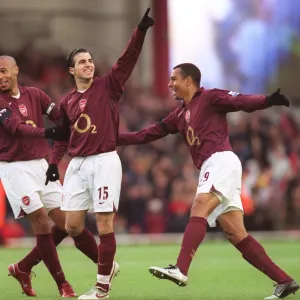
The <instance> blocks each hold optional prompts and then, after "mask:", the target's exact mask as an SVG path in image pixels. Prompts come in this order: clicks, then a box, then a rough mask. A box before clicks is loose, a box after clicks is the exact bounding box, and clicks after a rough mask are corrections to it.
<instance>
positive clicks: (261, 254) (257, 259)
mask: <svg viewBox="0 0 300 300" xmlns="http://www.w3.org/2000/svg"><path fill="white" fill-rule="evenodd" d="M218 221H219V223H220V225H221V227H222V229H223V231H224V232H225V234H226V235H227V238H228V240H229V241H230V242H231V243H232V244H233V245H234V246H235V247H236V248H237V249H238V250H239V251H240V252H241V253H242V255H243V258H244V259H245V260H246V261H247V262H248V263H250V264H251V265H252V266H253V267H255V268H256V269H258V270H259V271H261V272H263V273H264V274H266V275H267V276H268V277H269V278H270V279H272V280H274V281H275V282H276V283H277V284H276V287H275V290H274V292H273V295H271V296H270V297H266V298H265V299H278V298H285V297H287V296H288V295H290V294H292V293H295V292H296V291H297V290H298V289H299V285H298V284H297V282H296V281H295V280H293V279H292V278H291V277H290V276H288V275H287V274H286V273H285V272H284V271H283V270H281V269H280V268H279V267H278V266H277V265H276V264H275V263H274V262H273V261H272V260H271V258H270V257H269V256H268V255H267V253H266V252H265V250H264V248H263V247H262V245H261V244H260V243H259V242H257V241H256V240H255V239H254V238H253V237H252V236H250V235H248V233H247V231H246V229H245V227H244V221H243V213H242V211H240V210H231V211H228V212H226V213H224V214H222V215H221V216H220V217H219V218H218Z"/></svg>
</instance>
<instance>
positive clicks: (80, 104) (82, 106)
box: [79, 99, 86, 110]
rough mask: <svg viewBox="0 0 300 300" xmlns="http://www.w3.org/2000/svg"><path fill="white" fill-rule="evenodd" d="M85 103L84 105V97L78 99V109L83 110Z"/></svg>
mask: <svg viewBox="0 0 300 300" xmlns="http://www.w3.org/2000/svg"><path fill="white" fill-rule="evenodd" d="M85 105H86V99H81V100H80V101H79V107H80V109H81V110H84V108H85Z"/></svg>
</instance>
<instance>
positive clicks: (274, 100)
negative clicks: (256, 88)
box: [267, 89, 291, 107]
mask: <svg viewBox="0 0 300 300" xmlns="http://www.w3.org/2000/svg"><path fill="white" fill-rule="evenodd" d="M267 103H268V104H269V105H275V106H280V105H284V106H286V107H289V106H290V104H291V103H290V100H289V99H288V98H287V97H286V96H285V95H283V94H281V93H280V89H277V91H276V92H274V93H272V94H271V95H268V96H267Z"/></svg>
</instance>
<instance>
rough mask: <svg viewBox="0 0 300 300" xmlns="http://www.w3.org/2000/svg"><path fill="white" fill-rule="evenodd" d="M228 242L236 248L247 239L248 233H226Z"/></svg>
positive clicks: (242, 231)
mask: <svg viewBox="0 0 300 300" xmlns="http://www.w3.org/2000/svg"><path fill="white" fill-rule="evenodd" d="M225 234H226V236H227V239H228V241H229V242H230V243H231V244H233V245H234V246H235V245H237V244H238V243H240V242H241V241H242V240H243V239H244V238H246V237H247V235H248V233H247V232H246V231H244V230H241V231H236V232H226V233H225Z"/></svg>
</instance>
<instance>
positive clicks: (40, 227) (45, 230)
mask: <svg viewBox="0 0 300 300" xmlns="http://www.w3.org/2000/svg"><path fill="white" fill-rule="evenodd" d="M31 225H32V228H33V231H34V233H35V234H49V233H51V221H50V219H49V218H48V217H47V216H44V215H41V216H39V217H37V218H35V219H33V220H32V221H31Z"/></svg>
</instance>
